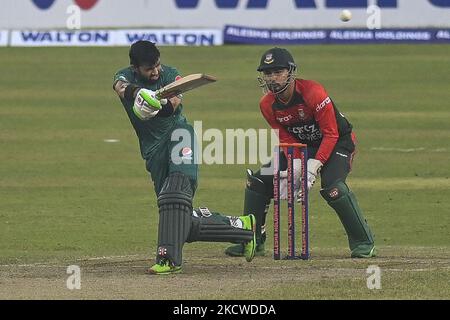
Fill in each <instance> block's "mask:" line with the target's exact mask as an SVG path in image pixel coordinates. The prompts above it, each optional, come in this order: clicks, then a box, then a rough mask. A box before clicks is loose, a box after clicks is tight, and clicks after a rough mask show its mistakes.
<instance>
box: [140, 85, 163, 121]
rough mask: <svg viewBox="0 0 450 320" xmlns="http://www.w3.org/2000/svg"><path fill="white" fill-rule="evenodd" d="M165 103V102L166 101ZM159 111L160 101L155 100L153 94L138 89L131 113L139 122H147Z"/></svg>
mask: <svg viewBox="0 0 450 320" xmlns="http://www.w3.org/2000/svg"><path fill="white" fill-rule="evenodd" d="M166 103H167V101H166ZM159 110H161V101H159V100H158V99H156V96H155V92H154V91H152V90H148V89H140V90H139V91H138V92H137V94H136V98H135V99H134V105H133V112H134V114H135V115H136V116H137V117H138V118H139V119H141V120H149V119H151V118H153V117H154V116H156V115H157V114H158V112H159Z"/></svg>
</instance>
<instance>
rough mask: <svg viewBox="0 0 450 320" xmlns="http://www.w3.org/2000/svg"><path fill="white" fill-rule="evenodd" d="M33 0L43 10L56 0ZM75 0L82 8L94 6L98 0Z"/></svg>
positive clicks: (86, 8)
mask: <svg viewBox="0 0 450 320" xmlns="http://www.w3.org/2000/svg"><path fill="white" fill-rule="evenodd" d="M32 1H33V3H34V4H35V5H36V7H38V8H39V9H41V10H47V9H48V8H50V7H51V6H52V5H53V3H54V2H55V0H32ZM74 1H75V3H76V5H77V6H79V7H80V8H81V9H83V10H89V9H91V8H92V7H93V6H95V4H96V3H97V1H98V0H74Z"/></svg>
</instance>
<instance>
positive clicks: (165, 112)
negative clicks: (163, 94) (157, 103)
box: [156, 99, 174, 118]
mask: <svg viewBox="0 0 450 320" xmlns="http://www.w3.org/2000/svg"><path fill="white" fill-rule="evenodd" d="M173 112H174V108H173V104H172V102H170V100H168V99H167V103H166V104H165V105H162V108H161V110H159V112H158V114H157V115H156V116H157V117H163V118H167V117H169V116H171V115H172V114H173Z"/></svg>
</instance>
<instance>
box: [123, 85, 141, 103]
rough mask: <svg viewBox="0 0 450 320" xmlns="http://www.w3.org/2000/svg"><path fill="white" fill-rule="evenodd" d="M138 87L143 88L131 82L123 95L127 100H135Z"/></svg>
mask: <svg viewBox="0 0 450 320" xmlns="http://www.w3.org/2000/svg"><path fill="white" fill-rule="evenodd" d="M136 89H142V88H141V87H139V86H136V85H134V84H129V85H128V86H127V87H126V88H125V93H124V95H123V96H124V98H125V100H128V101H134V93H135V92H136Z"/></svg>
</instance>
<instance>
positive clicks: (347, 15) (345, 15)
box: [341, 9, 352, 22]
mask: <svg viewBox="0 0 450 320" xmlns="http://www.w3.org/2000/svg"><path fill="white" fill-rule="evenodd" d="M351 18H352V12H351V11H350V10H347V9H345V10H342V12H341V20H342V21H344V22H347V21H349V20H350V19H351Z"/></svg>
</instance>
